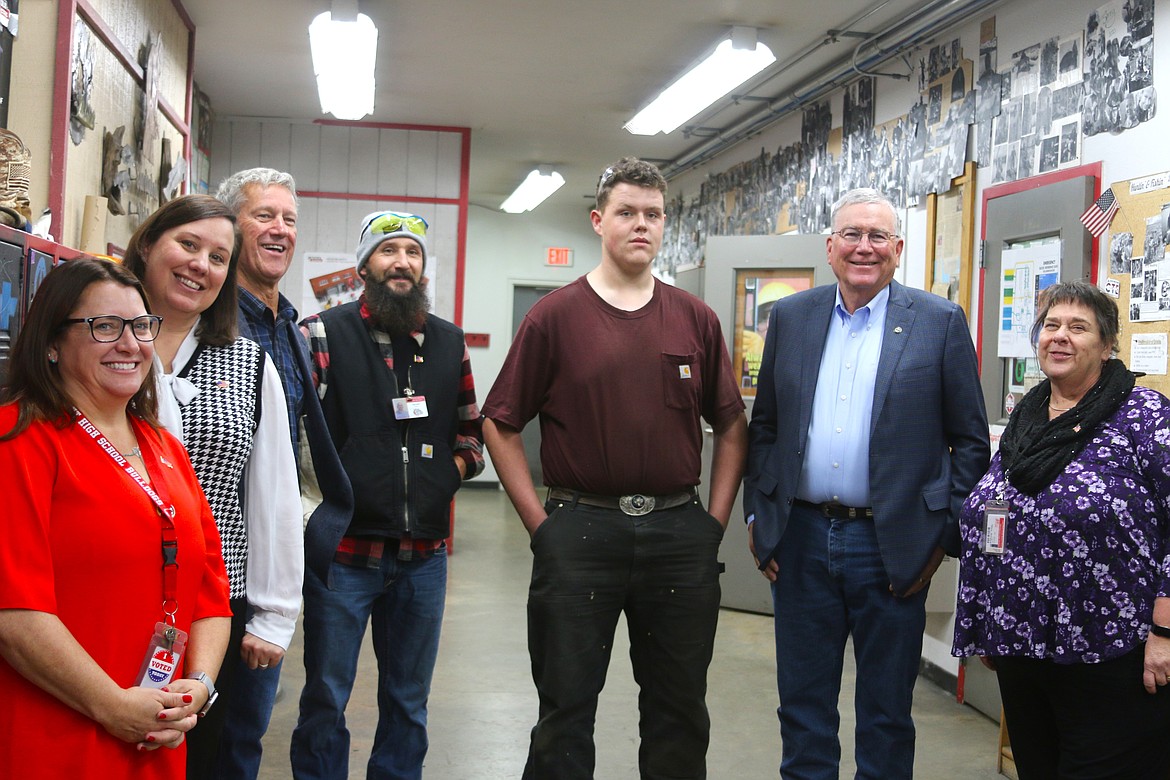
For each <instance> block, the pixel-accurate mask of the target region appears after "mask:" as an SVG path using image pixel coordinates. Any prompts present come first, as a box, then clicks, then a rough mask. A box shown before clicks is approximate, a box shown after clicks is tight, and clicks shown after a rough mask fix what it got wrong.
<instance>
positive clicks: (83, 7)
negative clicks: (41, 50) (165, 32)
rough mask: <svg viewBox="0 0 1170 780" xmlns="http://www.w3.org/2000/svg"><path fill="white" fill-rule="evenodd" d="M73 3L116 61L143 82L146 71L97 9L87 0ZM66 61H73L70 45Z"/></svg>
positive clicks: (78, 13)
mask: <svg viewBox="0 0 1170 780" xmlns="http://www.w3.org/2000/svg"><path fill="white" fill-rule="evenodd" d="M73 3H74V5H75V7H76V9H77V15H78V16H80V17H81V18H82V19H83V20H85V23H86V24H88V25H89V26H90V27H92V28H93V32H94V35H96V36H97V38H98V40H99V41H101V42H102V44H104V45H105V47H106V48H107V49H109V50H110V53H111V54H113V55H114V56H115V57H116V58H117V59H118V62H120V63H122V67H123V68H125V69H126V72H127V73H129V74H130V75H131V76H133V77H134V80H135V81H137V82H138V84H139V85H140V86H141V85H142V84H145V83H146V71H144V70H143V69H142V66H141V65H139V64H138V60H137V58H135V56H134V55H133V54H132V53H131V52H130V50H129V49H127V48H126V46H125V44H123V43H122V41H120V40H119V39H118V36H117V35H115V34H114V31H113V30H112V29H110V27H109V25H107V24H106V20H105V19H102V18H101V16H99V15H98V12H97V9H95V8H94V7H93V6H92V5H90V4H89V0H73ZM63 5H64V4H63ZM70 32H72V31H70ZM71 37H72V36H71ZM66 62H67V63H69V64H72V62H73V52H72V47H70V52H69V58H68V59H67V60H66Z"/></svg>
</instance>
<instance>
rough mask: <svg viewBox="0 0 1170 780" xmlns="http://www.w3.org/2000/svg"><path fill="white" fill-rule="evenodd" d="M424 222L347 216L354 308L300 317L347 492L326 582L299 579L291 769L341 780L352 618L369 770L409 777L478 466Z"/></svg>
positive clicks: (458, 336) (459, 357) (472, 413)
mask: <svg viewBox="0 0 1170 780" xmlns="http://www.w3.org/2000/svg"><path fill="white" fill-rule="evenodd" d="M426 233H427V222H426V220H424V219H423V218H422V217H419V216H415V215H413V214H402V213H399V212H395V211H378V212H374V213H373V214H369V215H367V216H366V218H365V219H363V220H362V223H361V233H360V235H359V237H358V248H357V272H358V276H360V277H361V278H362V280H363V281H364V282H365V290H364V292H363V293H362V296H361V298H360V299H359V300H357V301H355V302H353V303H347V304H344V305H342V306H338V307H335V308H332V309H327V310H326V311H323V312H321V313H320V314H318V315H314V316H312V317H308V318H306V319H305V320H304V321H302V322H301V330H302V331H303V332H304V334H305V335H306V336H307V337H308V339H309V351H310V353H311V354H312V363H313V371H314V380H315V382H316V385H317V395H318V396H319V397H320V399H321V406H322V408H323V410H324V412H325V421H326V423H327V424H328V426H329V432H330V435H331V436H332V438H333V443H334V445H335V446H336V448H337V451H338V453H340V455H341V462H342V465H343V466H344V468H345V471H346V473H347V474H348V475H349V479H350V482H351V483H352V485H353V494H354V511H353V517H352V519H351V520H350V523H349V528H348V529H347V530H346V532H345V536H344V537H343V538H342V540H341V543H340V545H338V548H337V553H336V555H335V556H334V559H333V563H332V565H331V567H330V571H329V577H328V581H324V580H322V579H321V578H320V576H319V575H318V574H317V573H316V572H313V571H311V570H306V572H305V590H304V596H305V620H304V644H305V687H304V690H303V691H302V692H301V701H300V717H299V718H298V720H297V727H296V730H295V731H293V736H292V748H291V757H292V767H293V776H294V777H296V778H298V779H301V780H304V779H306V778H314V779H315V778H338V779H339V780H344V778H348V777H349V731H348V730H347V729H346V726H345V707H346V704H347V703H348V701H349V696H350V692H351V691H352V689H353V682H354V677H355V675H356V673H357V661H358V655H359V653H360V650H361V644H362V637H363V635H364V634H365V630H366V624H367V623H368V622H370V618H371V617H372V618H373V631H374V635H373V642H374V649H375V652H376V654H377V656H378V728H377V731H376V732H375V736H374V746H373V750H372V752H371V755H370V759H369V764H368V774H369V776H370V777H379V778H388V779H390V780H408V779H411V778H413V779H415V780H417V779H418V778H421V777H422V764H423V757H424V756H425V755H426V752H427V728H426V724H427V696H428V694H429V692H430V687H431V675H432V673H433V671H434V668H435V658H436V656H437V654H438V649H439V629H440V626H441V623H442V618H443V604H444V600H445V597H446V590H447V548H446V544H445V542H444V540H445V539H446V538H447V537H448V536H449V535H450V530H451V529H450V514H449V507H450V504H451V499H452V498H453V497H454V495H455V491H456V490H458V489H459V486H460V483H461V482H462V480H464V479H470V478H471V477H474V476H476V475H477V474H479V473H480V472H481V471H482V470H483V435H482V431H481V427H482V419H481V417H480V413H479V407H478V406H477V405H476V400H475V384H474V382H473V380H472V375H471V361H470V359H469V357H468V353H467V347H466V345H465V343H464V340H463V331H462V330H460V329H459V328H458V327H456V326H455V325H453V324H451V323H450V322H447V321H446V320H443V319H440V318H439V317H436V316H435V315H434V314H431V313H429V311H428V310H429V308H430V304H429V300H428V298H427V290H426V285H427V280H426V277H425V276H423V272H424V270H425V267H426V259H427V241H426Z"/></svg>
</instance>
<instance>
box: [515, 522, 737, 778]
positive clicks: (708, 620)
mask: <svg viewBox="0 0 1170 780" xmlns="http://www.w3.org/2000/svg"><path fill="white" fill-rule="evenodd" d="M558 503H559V502H558ZM548 509H549V510H550V511H551V514H550V515H549V517H548V519H547V520H545V521H544V523H543V524H542V525H541V526H540V528H538V529H537V531H536V534H535V535H534V537H533V539H532V552H533V562H532V583H531V586H530V588H529V591H528V652H529V655H530V656H531V660H532V679H533V681H534V682H535V683H536V689H537V692H538V694H539V696H540V717H539V720H538V721H537V723H536V726H535V727H534V728H533V729H532V737H531V744H530V747H529V753H528V762H527V765H526V766H525V768H524V775H523V777H524V780H589V778H592V777H593V770H594V765H595V748H594V744H593V726H594V720H595V717H596V712H597V698H598V695H599V694H600V693H601V690H602V688H603V687H604V686H605V674H606V671H607V670H608V669H609V659H610V648H612V647H613V637H614V631H615V630H616V627H617V621H618V618H619V616H620V615H621V614H622V613H623V612H624V613H625V615H626V623H627V627H628V629H629V635H630V663H631V666H632V667H633V671H634V680H635V681H636V682H637V683H638V687H639V694H638V711H639V713H640V716H641V717H640V719H639V723H638V731H639V736H640V738H641V744H640V746H639V749H638V770H639V777H641V778H642V780H667V779H668V778H669V779H670V780H703V778H706V776H707V768H706V755H707V744H708V741H709V736H710V729H711V720H710V716H709V715H708V713H707V705H706V701H705V697H706V693H707V667H708V666H710V664H711V654H712V650H713V648H714V644H715V627H716V624H717V623H718V620H719V570H720V567H719V563H718V561H717V559H716V556H717V554H718V551H719V542H720V540H721V539H722V538H723V527H722V526H721V525H720V524H719V523H718V521H716V520H715V519H714V518H713V517H711V515H709V514H707V512H706V511H704V509H703V507H702V505H701V504H700V503H699V501H698V499H695V500H694V501H693V502H692V503H690V504H686V505H684V506H680V507H677V508H674V509H667V510H664V511H659V512H651V513H650V514H647V515H643V516H641V517H628V516H626V515H624V514H622V513H621V512H620V511H618V510H616V509H598V508H596V507H591V506H585V505H583V504H578V505H576V506H575V507H573V506H571V505H570V504H569V503H565V505H564V506H563V507H561V506H557V503H550V505H549V506H548Z"/></svg>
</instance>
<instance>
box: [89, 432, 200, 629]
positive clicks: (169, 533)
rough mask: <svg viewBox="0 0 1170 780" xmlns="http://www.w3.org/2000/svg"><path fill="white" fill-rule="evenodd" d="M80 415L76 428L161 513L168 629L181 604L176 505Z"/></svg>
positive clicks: (164, 605)
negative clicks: (166, 498) (161, 495)
mask: <svg viewBox="0 0 1170 780" xmlns="http://www.w3.org/2000/svg"><path fill="white" fill-rule="evenodd" d="M74 412H75V413H76V415H77V424H78V425H79V426H80V427H81V430H83V431H85V432H86V433H87V434H89V437H90V438H91V439H93V440H94V441H95V442H97V444H98V446H99V447H101V448H102V451H103V452H105V453H106V454H107V455H109V456H110V458H111V459H112V460H113V461H114V463H117V464H118V466H119V467H121V469H122V470H123V471H125V472H126V473H127V474H128V475H129V476H130V479H132V480H134V482H135V484H137V485H138V487H140V488H142V492H144V493H146V495H147V497H149V498H150V500H151V502H153V503H154V508H155V509H156V510H157V511H158V516H159V519H160V520H162V559H163V565H162V574H163V615H164V616H165V618H166V622H167V623H168V624H169V625H172V626H173V625H174V624H175V613H177V612H178V611H179V600H178V593H177V592H176V591H177V590H178V582H179V537H178V534H177V533H176V531H175V507H174V505H173V504H168V503H166V502H164V501H163V500H162V499H161V498H160V497H159V495H158V493H156V492H155V490H154V488H152V487H151V486H150V483H148V482H147V481H146V480H144V479H143V478H142V475H141V474H139V473H138V472H137V471H136V470H135V469H134V467H133V466H131V465H130V462H129V461H127V460H126V458H125V456H124V455H122V453H120V452H118V449H117V448H116V447H114V445H113V444H111V443H110V441H109V439H107V438H106V437H105V436H104V435H103V434H102V432H101V431H99V430H98V429H97V428H96V427H95V426H94V424H93V423H91V422H90V421H89V420H88V419H87V418H86V416H85V415H84V414H82V413H81V412H80V411H79V410H77V409H74ZM146 453H150V455H151V458H152V462H153V456H154V450H152V449H151V448H150V446H149V443H148V446H147V447H145V448H144V449H143V458H142V459H143V461H145V460H146ZM160 471H161V470H160V469H155V474H156V475H158V474H160Z"/></svg>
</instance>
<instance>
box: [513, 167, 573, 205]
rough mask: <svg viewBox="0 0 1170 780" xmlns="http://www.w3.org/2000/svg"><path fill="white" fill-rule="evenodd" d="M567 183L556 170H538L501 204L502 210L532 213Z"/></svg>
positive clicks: (529, 175)
mask: <svg viewBox="0 0 1170 780" xmlns="http://www.w3.org/2000/svg"><path fill="white" fill-rule="evenodd" d="M564 183H565V177H563V176H561V175H560V174H559V173H557V172H556V171H554V170H549V169H547V168H546V169H545V170H544V171H543V172H542V171H541V169H540V168H537V169H536V170H534V171H533V172H532V173H530V174H528V178H526V179H525V180H524V181H522V182H520V186H519V187H517V188H516V191H515V192H513V193H512V194H511V195H509V196H508V199H507V200H505V201H504V202H503V203H501V204H500V210H501V211H506V212H508V213H509V214H520V213H522V212H525V211H532V210H533V209H534V208H536V207H537V206H539V205H540V204H541V203H543V202H544V199H545V198H547V197H548V196H549V195H552V194H553V193H554V192H556V191H557V190H559V189H560V188H561V186H562V185H564Z"/></svg>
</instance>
